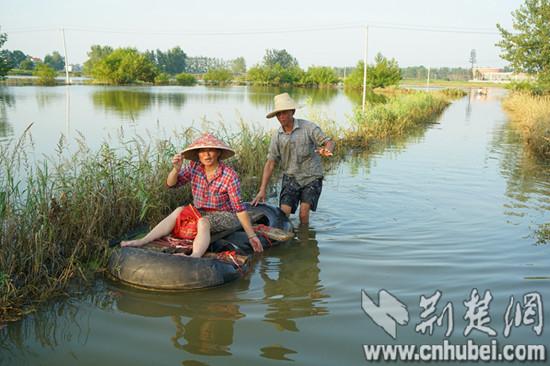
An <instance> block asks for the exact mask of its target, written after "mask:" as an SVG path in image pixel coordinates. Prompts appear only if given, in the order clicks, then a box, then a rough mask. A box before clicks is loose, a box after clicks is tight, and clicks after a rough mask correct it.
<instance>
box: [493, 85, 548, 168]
mask: <svg viewBox="0 0 550 366" xmlns="http://www.w3.org/2000/svg"><path fill="white" fill-rule="evenodd" d="M502 105H503V107H504V110H505V111H506V112H507V113H508V115H509V116H510V119H511V120H512V123H513V124H514V126H515V127H516V128H517V130H518V131H519V132H520V134H521V136H522V138H523V141H524V142H525V144H526V146H527V147H528V149H529V150H531V151H532V152H533V153H534V155H535V156H537V157H538V158H540V159H542V160H545V161H548V160H550V96H548V95H547V96H536V95H532V94H530V93H512V94H510V95H508V96H507V97H506V98H505V99H504V101H503V102H502Z"/></svg>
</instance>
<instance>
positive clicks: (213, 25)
mask: <svg viewBox="0 0 550 366" xmlns="http://www.w3.org/2000/svg"><path fill="white" fill-rule="evenodd" d="M522 3H523V1H521V0H454V1H449V0H414V1H410V0H409V1H406V0H363V1H360V0H338V1H334V0H333V1H325V0H305V1H296V0H293V1H292V0H278V1H272V2H267V1H261V0H230V1H228V0H225V1H212V0H210V1H208V0H199V1H194V0H157V1H154V2H153V1H141V0H132V1H129V0H95V1H80V0H48V1H46V0H17V1H14V0H0V32H3V33H7V35H8V41H7V42H6V43H5V44H4V47H3V48H5V49H9V50H16V49H19V50H21V51H23V52H24V53H26V54H30V55H32V56H35V57H40V58H44V56H45V55H46V54H50V53H52V52H53V51H58V52H60V53H61V54H62V55H63V53H64V52H63V36H62V34H63V33H62V32H61V29H65V31H64V33H65V43H66V49H67V58H68V60H69V63H70V64H74V63H78V64H82V63H83V62H84V61H86V59H87V52H88V51H89V50H90V47H91V46H92V45H95V44H99V45H109V46H111V47H113V48H116V47H135V48H137V49H138V50H140V51H145V50H155V49H160V50H163V51H166V50H168V49H170V48H173V47H175V46H179V47H181V48H182V49H183V50H184V52H185V53H186V54H187V55H188V56H207V57H216V58H222V59H226V60H230V59H234V58H237V57H244V58H245V60H246V65H247V67H250V66H253V65H254V64H257V63H259V62H261V60H262V57H263V55H264V54H265V50H266V49H285V50H287V51H288V52H289V53H290V54H291V55H293V56H294V57H296V59H297V60H298V62H299V64H300V66H301V67H302V68H307V67H309V66H312V65H317V66H338V67H342V66H354V65H356V63H357V62H358V61H359V60H362V59H363V55H364V52H365V48H366V49H367V55H368V60H369V63H371V62H373V60H374V56H375V55H376V54H377V53H379V52H380V53H382V54H383V55H384V56H386V57H388V58H395V59H396V60H397V62H398V63H399V65H400V66H401V67H406V66H416V65H424V66H426V67H428V66H429V67H443V66H448V67H469V57H470V51H471V50H472V49H475V50H476V54H477V64H478V66H480V67H491V66H493V67H502V66H505V65H506V64H507V63H506V61H504V60H502V59H501V58H500V57H499V54H500V49H499V48H498V47H496V46H495V43H496V42H498V40H499V39H500V36H499V33H498V30H497V28H496V24H497V23H500V24H501V25H502V26H504V27H505V28H507V29H511V27H512V19H513V18H512V15H511V13H512V11H514V10H516V9H518V8H519V7H520V5H521V4H522ZM367 25H368V37H366V33H367V31H366V26H367ZM365 44H367V47H365Z"/></svg>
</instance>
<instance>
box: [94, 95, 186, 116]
mask: <svg viewBox="0 0 550 366" xmlns="http://www.w3.org/2000/svg"><path fill="white" fill-rule="evenodd" d="M186 99H187V97H186V95H185V94H184V93H183V92H180V93H176V92H170V93H156V92H152V91H150V90H148V89H145V90H120V89H112V90H109V89H108V90H101V91H96V92H94V93H93V94H92V101H93V104H94V105H95V106H96V107H102V108H104V109H105V110H106V111H108V112H111V111H114V112H116V113H118V114H119V115H121V116H122V117H129V118H131V119H136V118H137V117H138V116H139V114H140V113H141V112H143V111H145V110H149V109H150V108H152V107H153V106H155V105H157V106H160V105H162V104H168V105H169V106H171V107H175V108H177V109H181V108H182V107H183V105H184V104H185V102H186Z"/></svg>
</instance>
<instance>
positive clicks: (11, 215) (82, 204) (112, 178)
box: [0, 92, 449, 323]
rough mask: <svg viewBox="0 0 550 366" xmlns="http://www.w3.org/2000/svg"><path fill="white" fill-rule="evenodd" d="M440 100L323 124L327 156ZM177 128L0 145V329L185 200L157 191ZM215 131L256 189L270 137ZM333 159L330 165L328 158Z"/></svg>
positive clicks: (426, 114)
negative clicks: (50, 145)
mask: <svg viewBox="0 0 550 366" xmlns="http://www.w3.org/2000/svg"><path fill="white" fill-rule="evenodd" d="M448 103H449V98H448V96H446V95H444V94H442V93H424V92H415V93H408V94H404V95H400V96H398V97H396V98H395V99H391V100H389V101H388V102H387V103H385V104H378V105H376V104H372V105H369V106H368V107H367V109H366V111H365V112H360V111H356V112H355V114H354V115H353V116H352V126H351V128H342V127H336V125H335V124H334V123H332V122H330V121H329V122H327V121H325V123H324V125H323V128H324V129H325V130H326V132H327V133H328V134H329V135H331V136H332V137H333V138H334V139H335V140H336V142H337V150H336V157H337V158H338V157H343V156H345V155H346V154H347V152H348V151H349V149H350V148H352V149H363V150H364V149H365V148H367V147H368V144H369V143H371V142H373V141H377V140H388V139H391V138H393V137H398V136H400V135H404V134H406V133H407V131H409V130H411V129H413V128H415V127H416V128H417V127H418V126H423V125H426V124H428V123H432V122H434V121H435V119H436V116H437V115H438V114H439V113H441V112H442V111H443V109H444V108H445V106H447V105H448ZM197 133H198V131H196V130H193V129H187V130H184V131H181V132H179V133H177V134H176V136H175V137H174V138H173V139H172V140H170V139H169V140H155V141H152V140H151V139H148V140H145V139H142V138H139V137H138V138H132V139H124V138H122V137H121V140H120V143H119V144H117V146H120V147H117V148H115V147H112V146H110V145H109V144H108V143H104V144H103V145H102V146H101V147H100V148H99V150H98V151H95V152H94V151H92V150H91V149H90V148H89V147H88V146H87V144H86V142H85V139H84V138H83V137H80V138H79V139H78V140H77V142H78V149H77V151H76V152H75V153H69V152H68V147H67V144H66V141H64V139H63V138H61V139H60V140H59V143H58V147H57V153H56V154H55V156H52V157H48V158H47V159H46V160H44V161H43V162H40V163H35V162H34V160H33V155H32V144H33V142H32V138H31V137H30V135H29V134H28V133H25V134H24V135H23V136H22V137H21V139H20V140H19V141H17V142H16V143H15V144H13V145H9V146H0V168H1V170H2V172H3V174H2V175H0V228H1V231H0V247H1V248H2V250H1V251H0V323H1V322H2V321H9V320H14V319H18V318H20V317H21V316H23V315H25V314H26V313H28V312H30V311H33V310H34V309H35V307H36V306H37V305H38V304H39V303H41V302H43V301H45V300H47V299H50V298H52V297H53V296H56V295H60V294H64V293H65V292H66V291H67V288H68V285H69V283H70V281H71V280H74V279H82V280H87V279H89V278H90V276H93V274H94V273H95V272H97V271H102V270H103V269H104V268H105V266H106V263H107V259H108V257H109V254H110V250H109V244H108V241H109V239H112V238H117V237H121V236H123V234H124V233H127V232H128V231H130V230H131V229H132V228H134V227H136V226H137V225H138V224H140V223H146V224H149V225H151V224H155V223H157V222H158V221H160V220H161V219H162V218H163V217H164V216H166V215H167V214H168V213H169V212H170V211H171V210H172V209H173V208H174V207H176V206H178V205H180V204H182V203H183V202H189V201H190V200H191V194H190V191H189V189H187V190H185V191H184V192H183V193H182V191H180V190H178V191H177V192H175V191H172V190H168V189H166V188H165V178H166V174H167V172H168V171H169V170H170V160H171V156H172V155H173V154H174V153H176V152H177V151H180V150H181V148H182V147H183V146H186V145H188V144H189V142H190V141H191V140H192V139H193V138H195V137H196V136H197ZM216 134H217V135H218V136H220V137H221V138H223V139H224V140H226V141H227V142H228V143H229V144H230V145H231V146H232V147H234V148H235V149H236V153H237V154H236V157H237V158H234V159H232V160H230V161H229V162H228V163H229V164H230V165H232V166H233V167H235V169H236V170H237V172H238V173H239V174H240V176H241V180H242V188H243V196H244V198H245V199H250V198H251V197H253V194H255V193H256V190H257V188H258V186H259V181H260V179H261V174H262V170H263V165H264V162H265V156H266V155H267V149H268V146H269V141H270V137H271V134H270V133H265V132H263V131H257V130H254V129H252V128H250V127H249V126H248V125H246V124H245V123H244V122H242V123H241V128H240V131H239V133H238V134H233V135H231V134H229V133H228V132H227V131H224V130H223V129H221V130H220V129H218V130H217V131H216ZM332 160H333V161H338V159H332Z"/></svg>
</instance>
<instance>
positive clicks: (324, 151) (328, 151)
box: [315, 147, 333, 158]
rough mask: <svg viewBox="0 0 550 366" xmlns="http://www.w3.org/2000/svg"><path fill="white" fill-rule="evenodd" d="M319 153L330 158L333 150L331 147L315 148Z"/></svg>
mask: <svg viewBox="0 0 550 366" xmlns="http://www.w3.org/2000/svg"><path fill="white" fill-rule="evenodd" d="M315 151H316V152H317V153H318V154H319V155H321V156H324V157H325V158H328V157H329V156H332V155H333V154H332V151H330V150H329V149H326V148H324V147H321V148H319V149H317V150H315Z"/></svg>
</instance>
